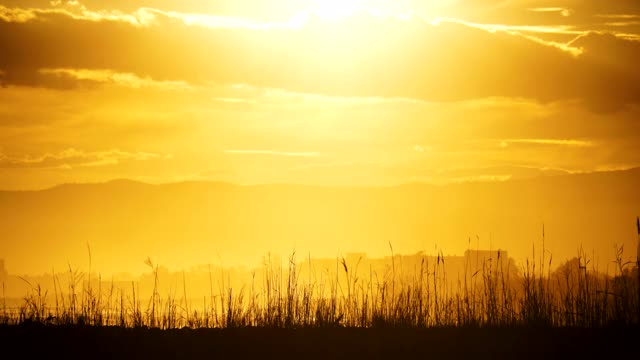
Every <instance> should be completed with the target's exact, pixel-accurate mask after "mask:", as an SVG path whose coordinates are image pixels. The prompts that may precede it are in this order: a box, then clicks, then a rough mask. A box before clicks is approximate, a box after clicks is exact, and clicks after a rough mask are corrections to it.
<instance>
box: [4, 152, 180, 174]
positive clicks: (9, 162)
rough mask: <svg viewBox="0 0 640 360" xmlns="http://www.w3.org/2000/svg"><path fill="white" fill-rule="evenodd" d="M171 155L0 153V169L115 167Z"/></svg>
mask: <svg viewBox="0 0 640 360" xmlns="http://www.w3.org/2000/svg"><path fill="white" fill-rule="evenodd" d="M172 157H173V156H172V155H171V154H157V153H149V152H127V151H122V150H119V149H112V150H106V151H83V150H78V149H75V148H69V149H65V150H62V151H60V152H57V153H45V154H42V155H37V156H32V155H27V156H10V155H6V154H3V153H0V168H5V169H6V168H39V169H72V168H74V167H86V166H105V165H117V164H120V163H121V162H122V161H146V160H155V159H171V158H172Z"/></svg>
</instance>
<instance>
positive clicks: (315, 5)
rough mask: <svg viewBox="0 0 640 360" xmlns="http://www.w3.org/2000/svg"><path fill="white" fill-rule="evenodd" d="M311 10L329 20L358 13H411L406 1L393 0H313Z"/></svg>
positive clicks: (390, 14)
mask: <svg viewBox="0 0 640 360" xmlns="http://www.w3.org/2000/svg"><path fill="white" fill-rule="evenodd" d="M309 10H310V11H309V12H310V13H312V14H314V15H315V16H317V17H319V18H321V19H323V20H329V21H337V20H343V19H345V18H349V17H351V16H353V15H356V14H362V13H367V14H369V15H374V16H383V17H387V16H396V17H405V16H407V14H409V13H411V12H412V11H411V8H410V6H409V5H408V4H407V3H406V2H405V1H398V0H395V1H391V0H312V2H311V5H310V7H309Z"/></svg>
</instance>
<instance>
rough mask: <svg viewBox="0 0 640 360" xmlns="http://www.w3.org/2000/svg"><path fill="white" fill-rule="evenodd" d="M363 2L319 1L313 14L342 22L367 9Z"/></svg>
mask: <svg viewBox="0 0 640 360" xmlns="http://www.w3.org/2000/svg"><path fill="white" fill-rule="evenodd" d="M363 3H365V1H361V0H317V1H314V4H313V8H312V9H313V13H314V14H315V15H317V16H318V17H320V18H322V19H326V20H341V19H344V18H346V17H349V16H352V15H353V14H354V13H356V12H358V11H360V10H362V9H364V8H365V6H364V4H363Z"/></svg>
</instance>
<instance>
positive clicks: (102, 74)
mask: <svg viewBox="0 0 640 360" xmlns="http://www.w3.org/2000/svg"><path fill="white" fill-rule="evenodd" d="M38 72H39V73H40V74H43V75H53V76H56V77H60V78H65V77H66V78H70V79H75V80H87V81H90V82H97V83H106V84H114V85H118V86H124V87H129V88H133V89H140V88H153V89H159V90H191V89H192V86H190V85H189V84H188V83H186V82H184V81H166V80H165V81H156V80H153V79H151V78H149V77H144V78H142V77H139V76H137V75H136V74H132V73H118V72H114V71H112V70H104V69H100V70H90V69H40V70H38Z"/></svg>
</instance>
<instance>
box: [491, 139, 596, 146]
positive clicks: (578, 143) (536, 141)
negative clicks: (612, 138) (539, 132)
mask: <svg viewBox="0 0 640 360" xmlns="http://www.w3.org/2000/svg"><path fill="white" fill-rule="evenodd" d="M510 144H532V145H558V146H573V147H591V146H594V144H593V142H591V141H584V140H573V139H506V140H502V141H501V142H500V146H501V147H507V146H509V145H510Z"/></svg>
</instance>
